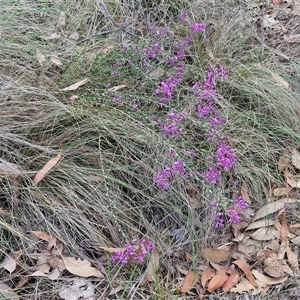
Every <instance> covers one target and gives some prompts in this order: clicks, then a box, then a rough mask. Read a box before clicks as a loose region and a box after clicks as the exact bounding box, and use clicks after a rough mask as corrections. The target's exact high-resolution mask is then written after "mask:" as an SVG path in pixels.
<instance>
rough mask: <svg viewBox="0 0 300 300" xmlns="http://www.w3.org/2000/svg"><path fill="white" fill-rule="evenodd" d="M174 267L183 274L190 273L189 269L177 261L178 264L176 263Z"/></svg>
mask: <svg viewBox="0 0 300 300" xmlns="http://www.w3.org/2000/svg"><path fill="white" fill-rule="evenodd" d="M174 267H175V268H176V269H177V270H178V271H179V272H180V273H181V274H183V275H187V274H188V273H189V271H188V270H186V269H183V268H182V266H181V265H180V264H179V263H176V264H175V265H174Z"/></svg>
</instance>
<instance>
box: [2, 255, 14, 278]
mask: <svg viewBox="0 0 300 300" xmlns="http://www.w3.org/2000/svg"><path fill="white" fill-rule="evenodd" d="M16 267H17V262H16V260H15V259H14V258H12V257H10V256H7V257H6V258H5V259H4V261H3V262H2V263H1V264H0V268H4V269H5V270H7V271H8V272H9V273H10V274H11V273H12V272H13V271H14V270H15V269H16Z"/></svg>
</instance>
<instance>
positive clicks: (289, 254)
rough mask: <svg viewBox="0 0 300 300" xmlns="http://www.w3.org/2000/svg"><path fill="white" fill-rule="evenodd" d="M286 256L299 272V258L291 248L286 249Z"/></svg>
mask: <svg viewBox="0 0 300 300" xmlns="http://www.w3.org/2000/svg"><path fill="white" fill-rule="evenodd" d="M286 255H287V257H288V261H289V263H290V265H291V267H292V268H293V269H295V270H296V271H299V262H298V256H297V255H296V254H295V253H294V252H293V251H292V249H291V248H290V247H287V248H286Z"/></svg>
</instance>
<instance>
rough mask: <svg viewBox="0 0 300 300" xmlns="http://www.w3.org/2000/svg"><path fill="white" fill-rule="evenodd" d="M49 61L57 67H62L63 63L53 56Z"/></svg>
mask: <svg viewBox="0 0 300 300" xmlns="http://www.w3.org/2000/svg"><path fill="white" fill-rule="evenodd" d="M50 60H51V61H52V62H53V63H54V64H55V65H57V66H62V65H63V63H62V62H61V61H60V60H59V59H58V58H57V57H55V56H52V57H51V58H50Z"/></svg>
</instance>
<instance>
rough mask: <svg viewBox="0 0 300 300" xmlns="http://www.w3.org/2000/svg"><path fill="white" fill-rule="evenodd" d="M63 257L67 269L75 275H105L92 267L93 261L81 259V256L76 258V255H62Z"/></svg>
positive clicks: (100, 276) (99, 276)
mask: <svg viewBox="0 0 300 300" xmlns="http://www.w3.org/2000/svg"><path fill="white" fill-rule="evenodd" d="M62 259H63V261H64V264H65V266H66V269H67V270H68V271H69V272H70V273H72V274H74V275H77V276H81V277H90V276H94V277H98V278H103V277H104V275H103V274H102V273H101V272H100V271H99V270H97V269H96V268H94V267H92V266H91V263H90V262H89V261H87V260H81V259H80V258H78V260H76V259H75V257H62Z"/></svg>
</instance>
